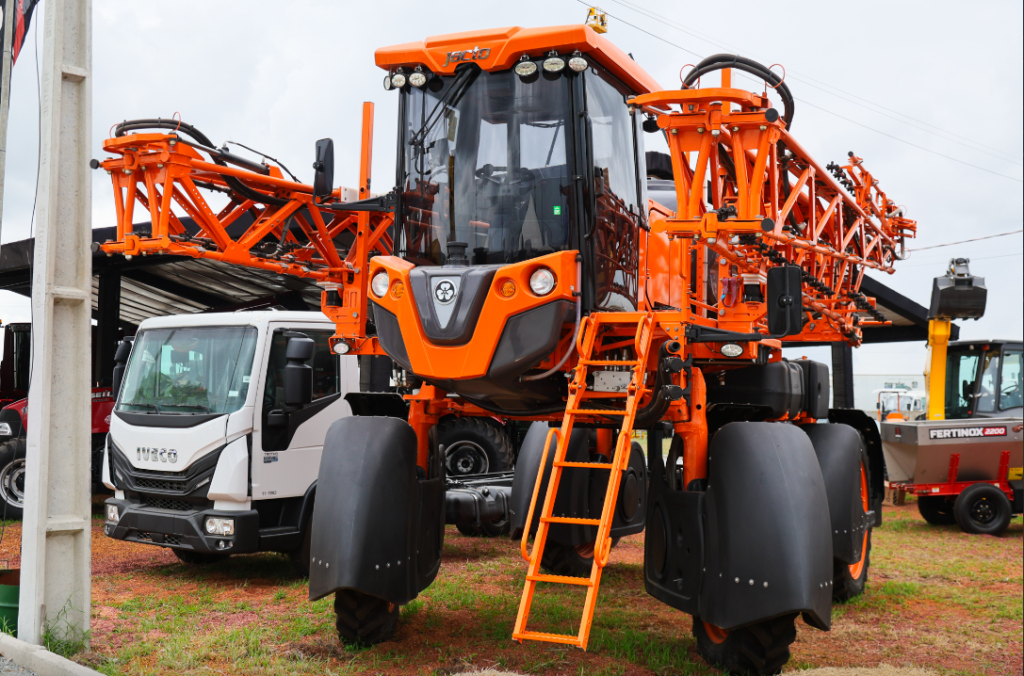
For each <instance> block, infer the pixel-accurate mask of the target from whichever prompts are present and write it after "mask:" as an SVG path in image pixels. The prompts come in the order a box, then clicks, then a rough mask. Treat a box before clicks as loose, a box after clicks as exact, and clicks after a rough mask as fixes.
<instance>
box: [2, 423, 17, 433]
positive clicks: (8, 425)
mask: <svg viewBox="0 0 1024 676" xmlns="http://www.w3.org/2000/svg"><path fill="white" fill-rule="evenodd" d="M0 436H4V437H13V436H14V433H13V432H11V423H5V422H0Z"/></svg>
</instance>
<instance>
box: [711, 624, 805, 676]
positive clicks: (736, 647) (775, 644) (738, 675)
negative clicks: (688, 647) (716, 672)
mask: <svg viewBox="0 0 1024 676" xmlns="http://www.w3.org/2000/svg"><path fill="white" fill-rule="evenodd" d="M693 636H694V638H695V639H697V652H698V653H700V656H701V657H703V658H704V661H706V662H707V663H708V664H710V665H711V666H713V667H716V668H718V669H721V670H722V671H725V672H726V673H728V674H731V675H732V676H763V675H765V674H778V673H780V672H781V671H782V667H783V665H785V664H786V662H788V661H789V646H790V644H791V643H793V641H795V640H796V615H786V616H784V617H776V618H775V619H772V620H765V621H763V622H758V623H757V624H752V625H748V626H746V627H740V628H739V629H733V630H731V631H730V630H728V629H719V628H718V627H716V626H714V625H713V624H707V623H705V622H704V621H703V620H701V619H700V618H699V617H697V616H696V615H694V617H693Z"/></svg>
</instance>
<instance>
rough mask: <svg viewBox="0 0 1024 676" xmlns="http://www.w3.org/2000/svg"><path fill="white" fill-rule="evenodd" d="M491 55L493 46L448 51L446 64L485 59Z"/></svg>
mask: <svg viewBox="0 0 1024 676" xmlns="http://www.w3.org/2000/svg"><path fill="white" fill-rule="evenodd" d="M490 55H491V48H490V47H484V48H483V49H480V48H479V47H474V48H473V49H466V50H463V51H461V52H448V58H446V59H445V62H444V65H443V66H441V67H442V68H443V67H444V66H447V65H448V64H449V63H465V62H467V61H483V60H484V59H486V58H488V57H489V56H490Z"/></svg>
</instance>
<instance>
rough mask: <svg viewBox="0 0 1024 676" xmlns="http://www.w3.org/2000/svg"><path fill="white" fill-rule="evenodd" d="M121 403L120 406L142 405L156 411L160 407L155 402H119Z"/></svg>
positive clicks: (158, 410)
mask: <svg viewBox="0 0 1024 676" xmlns="http://www.w3.org/2000/svg"><path fill="white" fill-rule="evenodd" d="M121 405H122V406H144V407H146V408H151V409H153V410H154V411H156V412H157V413H159V412H160V407H159V406H157V405H156V404H133V403H131V402H122V403H121Z"/></svg>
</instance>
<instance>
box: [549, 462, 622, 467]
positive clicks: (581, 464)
mask: <svg viewBox="0 0 1024 676" xmlns="http://www.w3.org/2000/svg"><path fill="white" fill-rule="evenodd" d="M555 467H589V468H590V469H611V468H612V467H614V465H613V464H612V463H610V462H556V463H555Z"/></svg>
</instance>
